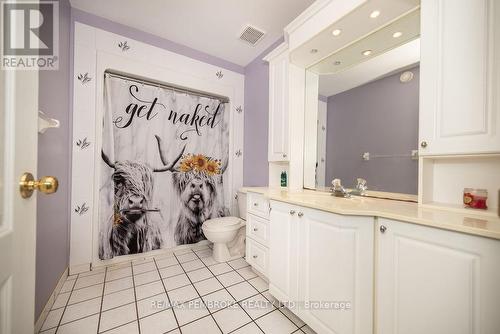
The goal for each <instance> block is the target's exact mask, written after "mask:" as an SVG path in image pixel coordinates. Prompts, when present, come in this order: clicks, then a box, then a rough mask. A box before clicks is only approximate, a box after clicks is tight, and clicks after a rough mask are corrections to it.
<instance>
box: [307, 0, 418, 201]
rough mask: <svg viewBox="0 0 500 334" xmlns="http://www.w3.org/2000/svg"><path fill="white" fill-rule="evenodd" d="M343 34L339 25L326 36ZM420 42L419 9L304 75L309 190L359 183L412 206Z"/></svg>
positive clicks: (345, 46) (351, 44)
mask: <svg viewBox="0 0 500 334" xmlns="http://www.w3.org/2000/svg"><path fill="white" fill-rule="evenodd" d="M370 15H377V13H371V14H370ZM345 29H346V28H345V22H344V26H342V25H341V24H339V26H337V27H336V26H335V25H334V26H333V27H332V29H331V31H329V32H325V33H329V34H330V36H329V37H330V40H331V41H332V43H334V41H335V39H336V38H339V37H340V36H341V35H342V34H343V33H345ZM419 37H420V10H419V9H418V8H416V9H415V10H412V11H409V12H408V13H405V14H404V15H402V16H400V17H398V18H397V19H395V20H393V21H392V22H389V23H387V24H385V25H383V26H380V27H377V28H376V29H374V30H373V31H371V32H370V33H369V34H367V35H365V36H363V37H362V38H359V39H357V40H352V41H346V42H345V43H343V45H342V46H341V47H340V48H339V49H337V50H336V51H334V52H333V53H330V54H329V55H328V56H326V57H324V58H323V59H322V60H320V61H319V62H317V63H315V64H314V65H312V66H310V67H309V68H308V70H307V74H306V108H305V109H306V115H305V142H304V147H305V150H304V185H305V187H306V188H310V189H317V190H322V189H325V190H327V189H329V188H330V186H331V182H332V180H333V179H340V180H341V181H342V185H343V186H344V187H346V188H355V187H356V184H357V182H358V179H360V178H361V179H364V180H366V182H367V186H368V190H369V191H370V190H371V191H372V193H373V194H374V193H380V192H383V193H396V194H406V195H410V196H406V197H405V198H410V199H412V198H413V199H416V194H417V191H418V190H417V188H418V186H417V185H418V156H417V155H418V149H417V145H418V110H419V60H420V39H419ZM323 40H325V39H323ZM310 52H311V53H314V52H316V51H315V49H311V50H310ZM368 193H370V192H368Z"/></svg>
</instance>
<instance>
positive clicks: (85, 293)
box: [69, 284, 103, 304]
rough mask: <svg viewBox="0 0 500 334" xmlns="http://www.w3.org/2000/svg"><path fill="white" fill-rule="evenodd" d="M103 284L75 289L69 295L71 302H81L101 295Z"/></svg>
mask: <svg viewBox="0 0 500 334" xmlns="http://www.w3.org/2000/svg"><path fill="white" fill-rule="evenodd" d="M102 286H103V284H97V285H92V286H89V287H87V288H82V289H79V290H73V292H72V293H71V297H69V304H74V303H79V302H82V301H84V300H88V299H92V298H96V297H100V296H101V295H102Z"/></svg>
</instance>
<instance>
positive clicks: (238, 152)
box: [235, 150, 243, 158]
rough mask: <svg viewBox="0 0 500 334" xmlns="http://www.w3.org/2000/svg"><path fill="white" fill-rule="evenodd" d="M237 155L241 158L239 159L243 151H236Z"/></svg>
mask: <svg viewBox="0 0 500 334" xmlns="http://www.w3.org/2000/svg"><path fill="white" fill-rule="evenodd" d="M235 154H236V156H237V157H238V158H239V157H241V155H242V154H243V153H242V152H241V150H238V151H236V153H235Z"/></svg>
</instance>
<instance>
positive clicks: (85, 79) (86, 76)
mask: <svg viewBox="0 0 500 334" xmlns="http://www.w3.org/2000/svg"><path fill="white" fill-rule="evenodd" d="M77 78H78V80H80V82H81V83H82V85H85V84H86V83H87V82H89V81H90V80H92V78H91V77H89V74H88V72H85V73H83V74H82V73H80V74H78V77H77Z"/></svg>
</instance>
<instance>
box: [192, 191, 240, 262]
mask: <svg viewBox="0 0 500 334" xmlns="http://www.w3.org/2000/svg"><path fill="white" fill-rule="evenodd" d="M238 209H239V213H240V216H239V217H222V218H214V219H209V220H206V221H205V222H204V223H203V225H202V227H201V229H202V230H203V233H204V234H205V237H206V238H207V239H208V240H209V241H211V242H213V244H214V248H213V257H214V259H215V261H217V262H226V261H229V260H231V259H235V258H239V257H243V256H245V235H246V232H245V226H246V222H245V220H246V216H247V194H246V193H242V192H238Z"/></svg>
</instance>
